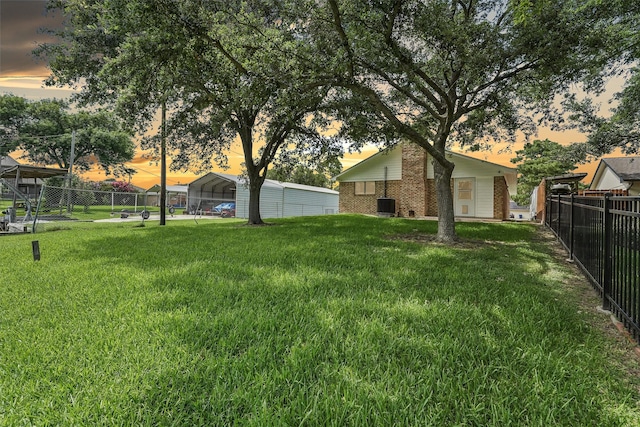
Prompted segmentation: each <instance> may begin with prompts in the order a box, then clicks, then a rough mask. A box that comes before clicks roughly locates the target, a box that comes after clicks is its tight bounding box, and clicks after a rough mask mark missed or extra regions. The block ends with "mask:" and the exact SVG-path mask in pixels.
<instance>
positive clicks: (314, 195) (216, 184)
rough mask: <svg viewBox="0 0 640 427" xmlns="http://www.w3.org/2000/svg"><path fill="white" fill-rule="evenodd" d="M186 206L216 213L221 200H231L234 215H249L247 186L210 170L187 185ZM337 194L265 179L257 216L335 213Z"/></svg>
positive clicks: (336, 210)
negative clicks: (233, 204)
mask: <svg viewBox="0 0 640 427" xmlns="http://www.w3.org/2000/svg"><path fill="white" fill-rule="evenodd" d="M188 197H189V202H188V203H189V206H190V207H199V210H201V211H202V212H203V213H213V212H215V209H214V208H215V207H216V206H218V205H219V204H220V203H227V202H234V203H235V216H236V217H238V218H248V217H249V187H248V186H247V185H245V182H244V181H243V180H242V179H241V178H239V177H237V176H235V175H228V174H219V173H214V172H210V173H208V174H206V175H204V176H203V177H201V178H198V179H197V180H195V181H193V182H192V183H191V184H189V196H188ZM338 200H339V193H338V192H337V191H334V190H330V189H328V188H323V187H313V186H310V185H302V184H295V183H291V182H280V181H274V180H271V179H266V180H265V182H264V184H263V185H262V189H261V191H260V216H261V217H262V218H283V217H290V216H309V215H329V214H336V213H338Z"/></svg>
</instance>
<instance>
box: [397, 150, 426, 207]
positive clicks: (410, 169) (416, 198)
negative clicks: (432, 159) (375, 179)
mask: <svg viewBox="0 0 640 427" xmlns="http://www.w3.org/2000/svg"><path fill="white" fill-rule="evenodd" d="M401 182H402V184H401V189H400V199H399V203H398V201H396V209H397V210H399V211H400V213H401V214H402V216H411V213H413V215H415V216H425V215H426V214H427V152H426V151H425V150H424V148H422V147H420V146H418V145H416V144H413V143H405V144H402V181H401Z"/></svg>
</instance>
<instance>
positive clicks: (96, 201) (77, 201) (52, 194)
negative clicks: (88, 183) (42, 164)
mask: <svg viewBox="0 0 640 427" xmlns="http://www.w3.org/2000/svg"><path fill="white" fill-rule="evenodd" d="M158 200H159V197H158V196H157V195H156V194H155V193H124V192H115V191H100V190H92V189H86V188H65V187H53V186H48V185H44V186H43V187H42V190H41V192H40V197H39V198H38V200H37V204H36V208H35V213H34V215H33V225H32V227H33V231H36V229H37V230H40V231H41V230H42V229H43V228H44V229H46V228H47V226H51V224H55V223H60V222H65V221H99V220H106V219H111V218H129V217H135V216H138V217H140V219H141V220H142V219H148V218H149V217H150V216H151V215H152V214H159V212H160V208H159V207H158V205H157V204H158V203H157V202H158Z"/></svg>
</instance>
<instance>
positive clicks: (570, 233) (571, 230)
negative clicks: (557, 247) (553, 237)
mask: <svg viewBox="0 0 640 427" xmlns="http://www.w3.org/2000/svg"><path fill="white" fill-rule="evenodd" d="M574 197H575V194H574V193H571V205H570V209H571V210H570V211H569V259H570V260H573V216H574V209H573V203H574Z"/></svg>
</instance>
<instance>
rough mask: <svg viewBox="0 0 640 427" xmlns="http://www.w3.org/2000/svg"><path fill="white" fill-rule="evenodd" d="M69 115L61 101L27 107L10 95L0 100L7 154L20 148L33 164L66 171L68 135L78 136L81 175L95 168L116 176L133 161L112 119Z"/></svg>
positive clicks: (127, 138) (99, 114) (130, 146)
mask: <svg viewBox="0 0 640 427" xmlns="http://www.w3.org/2000/svg"><path fill="white" fill-rule="evenodd" d="M69 109H70V107H69V104H68V103H67V102H66V101H61V100H55V99H54V100H49V99H46V100H42V101H36V102H29V101H27V100H25V99H22V98H19V97H16V96H12V95H3V96H0V112H1V114H0V129H2V130H3V131H4V134H5V135H4V137H5V138H7V139H8V138H11V139H10V140H9V144H10V145H9V146H8V148H9V149H10V150H9V151H11V150H13V149H15V148H19V149H21V150H22V151H24V152H25V154H24V157H26V158H27V159H29V161H31V162H33V163H36V164H44V165H57V166H58V167H60V168H64V169H66V168H68V167H69V164H68V163H69V157H70V151H71V138H72V136H71V134H72V132H73V131H76V132H77V133H76V136H77V137H76V145H75V160H74V167H76V168H77V169H78V170H80V171H83V170H88V169H89V168H90V167H91V166H92V165H93V164H94V163H98V164H99V165H100V166H101V167H102V168H103V169H104V170H105V171H107V172H111V171H114V170H120V169H121V168H122V165H123V163H125V162H128V161H130V160H131V159H132V158H133V156H134V150H135V145H134V143H133V140H132V136H131V134H130V133H129V132H128V131H127V130H126V129H125V127H123V126H122V125H121V123H120V121H119V120H118V119H117V117H116V116H115V115H114V114H112V113H108V112H105V111H96V112H91V113H90V112H87V111H77V112H70V111H69ZM114 168H115V169H114Z"/></svg>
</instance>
